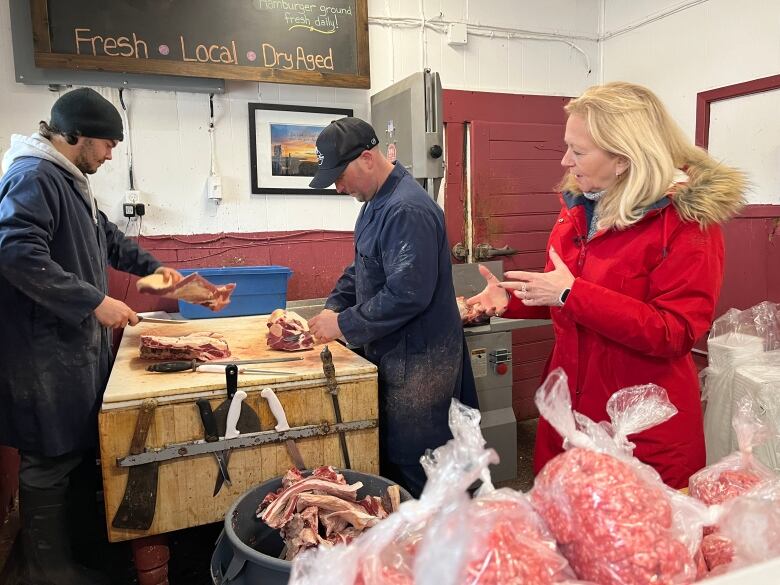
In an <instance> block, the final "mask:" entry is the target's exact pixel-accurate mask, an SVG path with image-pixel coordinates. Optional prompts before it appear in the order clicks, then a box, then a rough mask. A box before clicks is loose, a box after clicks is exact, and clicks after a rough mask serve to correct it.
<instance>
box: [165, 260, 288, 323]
mask: <svg viewBox="0 0 780 585" xmlns="http://www.w3.org/2000/svg"><path fill="white" fill-rule="evenodd" d="M179 272H181V273H182V274H183V275H184V276H187V275H188V274H192V273H193V272H197V273H198V274H200V275H201V276H202V277H203V278H205V279H206V280H208V281H209V282H211V283H213V284H216V285H223V284H230V283H231V282H235V283H236V288H235V289H234V290H233V294H232V295H231V296H230V304H229V305H228V306H227V307H225V308H224V309H222V310H221V311H217V312H214V311H212V310H211V309H208V308H206V307H202V306H200V305H193V304H191V303H185V302H183V301H179V312H180V313H181V316H182V317H184V318H185V319H213V318H215V317H240V316H242V315H264V314H266V313H270V312H271V311H273V310H274V309H283V308H284V307H285V306H286V305H287V281H288V280H289V279H290V276H291V275H292V270H290V269H289V268H287V267H286V266H230V267H226V268H182V269H180V270H179Z"/></svg>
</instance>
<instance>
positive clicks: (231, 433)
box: [212, 390, 246, 497]
mask: <svg viewBox="0 0 780 585" xmlns="http://www.w3.org/2000/svg"><path fill="white" fill-rule="evenodd" d="M245 398H246V392H244V391H243V390H237V391H236V393H235V394H234V395H233V400H232V401H231V402H230V409H229V410H228V414H227V422H226V423H225V425H226V429H225V437H224V438H225V439H234V438H235V437H237V436H238V435H240V434H241V432H240V431H239V430H238V419H239V417H240V416H241V403H242V402H243V401H244V399H245ZM221 453H223V455H224V457H225V468H227V465H228V463H229V462H230V450H229V449H228V450H227V451H222V452H221ZM223 480H224V482H225V483H228V482H227V478H225V477H224V476H222V475H218V476H217V481H216V483H215V484H214V494H213V495H212V497H215V496H216V495H217V494H218V493H219V490H221V489H222V484H223ZM228 485H230V483H228Z"/></svg>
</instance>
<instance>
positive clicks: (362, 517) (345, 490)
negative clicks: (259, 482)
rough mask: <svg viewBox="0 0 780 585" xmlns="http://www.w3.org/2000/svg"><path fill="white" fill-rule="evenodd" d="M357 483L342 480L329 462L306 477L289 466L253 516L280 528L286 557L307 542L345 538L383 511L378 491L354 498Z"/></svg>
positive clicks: (382, 515) (376, 519)
mask: <svg viewBox="0 0 780 585" xmlns="http://www.w3.org/2000/svg"><path fill="white" fill-rule="evenodd" d="M362 487H363V484H362V483H361V482H356V483H354V484H351V485H350V484H347V482H346V480H345V479H344V476H343V475H341V474H340V473H338V472H336V470H334V469H333V468H332V467H319V468H317V469H315V470H314V471H313V472H312V474H311V475H310V476H309V477H303V476H302V475H301V473H300V472H299V471H298V470H297V469H295V468H293V469H290V471H288V472H287V474H285V476H284V477H283V478H282V486H281V487H280V488H279V489H278V490H277V491H275V492H269V493H268V494H267V495H266V497H265V498H264V499H263V501H262V502H261V503H260V506H259V507H258V509H257V516H258V518H260V519H261V520H263V521H264V522H265V523H266V524H268V526H270V527H271V528H278V529H280V533H281V536H282V538H283V539H284V542H285V545H286V547H287V549H286V556H285V559H286V560H288V561H289V560H292V559H293V558H295V556H296V555H297V554H298V553H299V552H300V551H301V550H304V549H307V548H312V547H316V546H320V545H324V546H326V547H330V546H333V545H334V544H341V543H349V542H351V541H352V539H354V538H355V537H356V536H357V535H359V534H361V533H362V532H363V531H364V530H366V529H367V528H370V527H372V526H374V525H375V524H376V523H377V522H379V521H380V520H381V519H383V518H386V517H387V516H388V513H387V511H386V510H385V509H384V508H383V507H382V504H381V498H379V497H377V496H366V497H365V498H363V499H362V500H360V501H357V491H358V490H359V489H360V488H362ZM320 527H322V530H321V529H320Z"/></svg>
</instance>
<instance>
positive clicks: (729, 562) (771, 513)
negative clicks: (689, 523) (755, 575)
mask: <svg viewBox="0 0 780 585" xmlns="http://www.w3.org/2000/svg"><path fill="white" fill-rule="evenodd" d="M717 527H718V531H717V532H716V533H714V534H710V535H708V536H705V537H704V540H703V541H702V551H703V552H704V554H705V557H706V558H707V564H708V566H709V567H710V570H711V571H712V573H710V574H711V575H712V574H716V575H717V574H721V573H725V572H728V571H732V570H734V569H739V568H742V567H746V566H748V565H753V564H756V563H761V562H764V561H768V560H770V559H773V558H775V557H780V480H773V481H767V482H763V483H761V484H759V485H757V486H756V487H754V488H753V489H752V490H750V491H748V492H747V493H745V494H742V495H739V496H736V497H735V498H733V499H731V500H730V501H728V502H726V503H725V504H723V506H722V513H721V516H720V518H719V520H718V523H717Z"/></svg>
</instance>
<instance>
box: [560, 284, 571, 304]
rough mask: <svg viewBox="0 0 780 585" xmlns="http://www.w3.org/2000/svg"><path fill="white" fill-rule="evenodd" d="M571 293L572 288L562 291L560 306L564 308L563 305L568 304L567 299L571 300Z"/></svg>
mask: <svg viewBox="0 0 780 585" xmlns="http://www.w3.org/2000/svg"><path fill="white" fill-rule="evenodd" d="M570 292H571V288H565V289H563V290H562V291H561V296H559V297H558V304H559V305H561V306H563V303H565V302H566V299H568V298H569V293H570Z"/></svg>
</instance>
